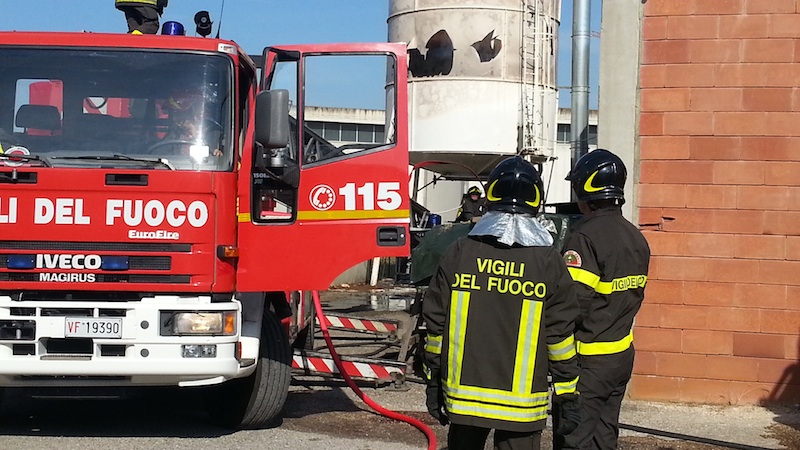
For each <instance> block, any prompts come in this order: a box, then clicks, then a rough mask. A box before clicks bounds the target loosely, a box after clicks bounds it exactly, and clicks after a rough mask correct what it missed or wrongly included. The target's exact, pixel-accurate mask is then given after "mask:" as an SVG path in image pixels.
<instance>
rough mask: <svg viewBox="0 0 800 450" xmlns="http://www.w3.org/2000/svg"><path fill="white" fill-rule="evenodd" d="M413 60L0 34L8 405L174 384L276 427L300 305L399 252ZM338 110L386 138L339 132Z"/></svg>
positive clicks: (224, 411)
mask: <svg viewBox="0 0 800 450" xmlns="http://www.w3.org/2000/svg"><path fill="white" fill-rule="evenodd" d="M405 53H406V51H405V46H404V45H402V44H391V43H378V44H335V45H334V44H331V45H303V46H278V47H268V48H266V49H265V50H264V53H263V55H261V56H260V57H259V58H254V57H250V56H248V55H247V54H246V53H245V52H243V50H242V49H241V48H240V47H239V46H238V45H237V44H236V43H234V42H231V41H226V40H220V39H209V38H199V37H186V36H164V35H127V34H97V33H31V32H2V33H0V61H2V66H0V146H2V152H1V153H0V187H2V192H1V193H0V230H2V233H0V393H1V392H2V389H3V388H8V387H16V388H29V387H30V388H42V387H51V386H52V387H75V386H79V387H94V386H185V387H194V388H195V389H204V390H206V392H203V394H204V397H206V398H207V399H208V411H209V414H210V416H211V418H212V419H214V420H215V421H216V422H218V423H220V424H223V425H226V426H230V427H241V428H254V427H260V426H264V425H265V424H267V423H269V422H271V421H272V420H273V419H274V418H275V417H276V416H277V415H278V414H279V412H280V410H281V408H282V406H283V404H284V402H285V400H286V396H287V392H288V386H289V382H290V377H291V368H290V363H291V361H290V359H291V346H292V345H294V346H298V345H303V343H302V342H298V336H303V335H307V334H308V331H307V330H308V327H309V326H310V324H312V321H313V313H312V311H313V305H312V304H311V303H310V296H309V295H308V294H307V292H308V291H311V290H324V289H327V288H328V287H329V286H330V284H331V282H333V280H334V279H335V278H336V277H337V276H338V275H339V274H341V273H342V272H344V271H345V270H347V269H349V268H351V267H353V266H356V265H357V264H359V263H361V262H363V261H366V260H369V259H371V258H375V257H384V256H406V255H408V253H409V249H408V244H407V236H408V226H409V200H408V192H407V189H408V153H407V136H408V130H407V119H406V118H407V110H406V105H407V97H406V81H407V80H406V70H407V69H406V60H405ZM254 60H260V61H259V64H256V63H254ZM375 73H377V74H378V75H377V76H376V75H375ZM373 78H374V82H371V81H370V80H371V79H373ZM340 85H341V86H340ZM345 85H351V86H352V85H355V86H356V88H357V89H358V92H353V91H350V90H348V89H349V88H345V87H344V86H345ZM370 89H371V90H372V92H366V91H368V90H370ZM331 93H333V94H336V95H338V98H339V100H336V101H333V103H331V105H332V106H336V107H339V108H341V110H342V111H357V112H359V113H358V114H355V115H356V116H364V115H370V114H372V115H376V114H377V116H379V117H382V118H383V122H382V123H380V124H375V123H364V124H361V123H360V122H358V121H357V120H356V121H354V122H353V123H351V124H344V125H338V128H335V127H334V126H333V125H331V123H330V122H329V121H327V122H326V121H325V120H323V119H324V117H323V116H321V115H320V111H321V108H320V104H321V103H324V102H325V100H326V99H327V98H328V97H326V96H328V95H330V94H331ZM356 95H357V96H359V97H361V96H363V97H364V98H367V99H369V100H365V104H366V107H363V108H362V109H352V108H351V105H349V104H347V101H348V100H350V99H351V98H350V97H353V96H356ZM342 98H344V99H345V100H341V99H342ZM336 102H339V103H336ZM375 105H377V106H375ZM381 108H382V110H381ZM334 125H336V124H334ZM362 125H363V126H362ZM334 131H336V132H338V134H335V133H334ZM351 131H352V133H351ZM334 134H335V135H334Z"/></svg>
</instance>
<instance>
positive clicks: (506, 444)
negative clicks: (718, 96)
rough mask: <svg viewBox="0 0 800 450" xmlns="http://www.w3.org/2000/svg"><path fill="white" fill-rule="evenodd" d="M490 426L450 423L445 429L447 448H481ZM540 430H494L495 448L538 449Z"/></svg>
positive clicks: (460, 449)
mask: <svg viewBox="0 0 800 450" xmlns="http://www.w3.org/2000/svg"><path fill="white" fill-rule="evenodd" d="M489 431H491V429H490V428H481V427H473V426H469V425H456V424H454V423H451V424H450V429H449V430H448V431H447V450H483V447H484V445H485V444H486V438H487V437H488V436H489ZM541 444H542V432H541V430H539V431H528V432H517V431H504V430H494V448H495V450H539V448H541Z"/></svg>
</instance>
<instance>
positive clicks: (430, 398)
mask: <svg viewBox="0 0 800 450" xmlns="http://www.w3.org/2000/svg"><path fill="white" fill-rule="evenodd" d="M425 406H427V407H428V413H430V415H432V416H433V418H434V419H436V420H438V421H439V423H440V424H442V425H447V424H448V423H450V419H449V418H448V417H447V411H446V410H445V409H444V392H442V387H441V386H428V387H427V388H425Z"/></svg>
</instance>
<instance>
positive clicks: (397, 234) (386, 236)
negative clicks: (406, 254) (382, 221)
mask: <svg viewBox="0 0 800 450" xmlns="http://www.w3.org/2000/svg"><path fill="white" fill-rule="evenodd" d="M403 245H406V229H405V227H378V247H400V246H403Z"/></svg>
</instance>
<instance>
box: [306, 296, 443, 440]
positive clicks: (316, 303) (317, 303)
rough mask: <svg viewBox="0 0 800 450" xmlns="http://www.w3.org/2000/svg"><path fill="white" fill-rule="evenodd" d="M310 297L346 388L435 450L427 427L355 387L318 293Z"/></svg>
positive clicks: (430, 431) (432, 438) (431, 431)
mask: <svg viewBox="0 0 800 450" xmlns="http://www.w3.org/2000/svg"><path fill="white" fill-rule="evenodd" d="M311 295H312V297H313V299H314V308H315V309H316V311H317V317H319V319H320V320H319V326H320V328H322V336H324V337H325V343H326V344H327V345H328V350H330V352H331V356H332V357H333V362H334V364H336V368H338V369H339V373H340V374H341V375H342V377H344V381H345V382H346V383H347V385H348V386H350V389H352V390H353V392H355V393H356V395H357V396H358V398H360V399H361V400H362V401H363V402H364V403H366V404H367V406H369V407H370V408H372V409H374V410H375V411H376V412H378V414H380V415H382V416H386V417H388V418H390V419H394V420H399V421H401V422H405V423H408V424H410V425H413V426H414V427H416V428H417V429H418V430H420V431H422V433H423V434H425V437H426V438H427V439H428V450H436V435H435V434H434V433H433V430H431V429H430V428H429V427H428V426H427V425H425V424H424V423H422V422H420V421H419V420H417V419H415V418H413V417H409V416H406V415H403V414H400V413H398V412H395V411H391V410H388V409H386V408H384V407H383V406H381V405H379V404H377V403H375V401H373V400H372V399H371V398H369V397H368V396H367V394H365V393H363V392H362V391H361V389H359V388H358V386H356V384H355V382H353V379H352V378H350V375H348V374H347V370H346V369H345V368H344V365H343V364H342V360H341V358H339V354H338V353H336V349H334V347H333V342H332V341H331V335H330V333H329V332H328V326H327V325H325V321H324V320H322V318H323V317H324V316H325V315H324V313H323V312H322V303H321V302H320V300H319V292H318V291H312V293H311Z"/></svg>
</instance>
